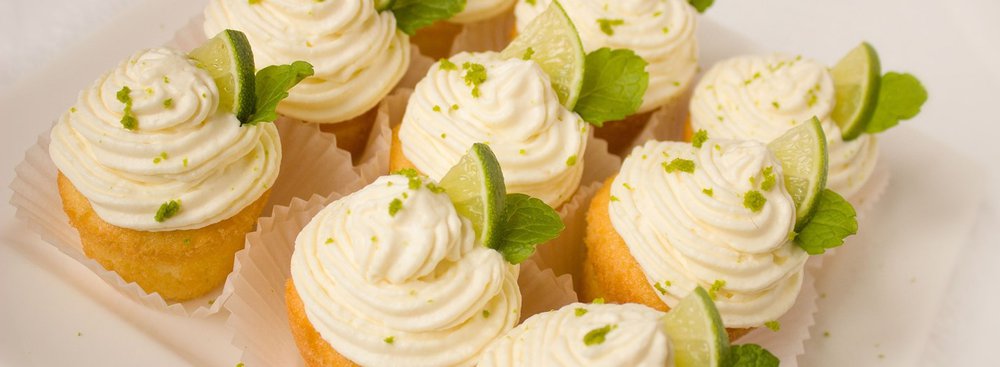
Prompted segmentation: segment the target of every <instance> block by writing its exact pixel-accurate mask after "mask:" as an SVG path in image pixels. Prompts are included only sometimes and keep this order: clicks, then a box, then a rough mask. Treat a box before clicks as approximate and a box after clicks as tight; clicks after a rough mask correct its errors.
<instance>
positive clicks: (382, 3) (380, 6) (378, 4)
mask: <svg viewBox="0 0 1000 367" xmlns="http://www.w3.org/2000/svg"><path fill="white" fill-rule="evenodd" d="M395 2H396V0H375V10H378V11H383V10H387V9H389V8H392V5H393V4H394V3H395Z"/></svg>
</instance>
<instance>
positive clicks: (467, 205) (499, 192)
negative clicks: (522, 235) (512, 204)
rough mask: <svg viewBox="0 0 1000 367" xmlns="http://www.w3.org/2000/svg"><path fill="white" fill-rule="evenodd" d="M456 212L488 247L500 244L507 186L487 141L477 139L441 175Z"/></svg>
mask: <svg viewBox="0 0 1000 367" xmlns="http://www.w3.org/2000/svg"><path fill="white" fill-rule="evenodd" d="M440 185H441V187H443V188H444V189H445V192H447V193H448V196H449V197H450V198H451V202H452V203H454V204H455V210H457V211H458V214H459V215H461V216H463V217H465V218H468V219H469V220H470V221H472V226H473V228H474V229H475V230H476V236H478V237H479V240H480V242H481V243H482V244H483V245H484V246H486V247H489V248H493V249H495V248H497V247H498V246H499V244H500V236H499V235H498V233H499V230H500V225H501V224H502V221H503V214H504V202H505V200H506V197H507V189H506V187H505V186H504V182H503V172H501V170H500V162H497V157H496V155H494V154H493V151H492V150H491V149H490V147H489V146H488V145H486V144H482V143H476V144H473V145H472V148H470V149H469V151H468V152H466V153H465V155H464V156H462V159H461V160H460V161H459V162H458V164H457V165H455V167H452V168H451V170H449V171H448V173H446V174H445V175H444V177H442V178H441V182H440Z"/></svg>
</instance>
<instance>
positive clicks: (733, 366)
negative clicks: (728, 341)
mask: <svg viewBox="0 0 1000 367" xmlns="http://www.w3.org/2000/svg"><path fill="white" fill-rule="evenodd" d="M780 363H781V361H780V360H778V357H775V356H774V354H771V352H769V351H768V350H767V349H764V348H762V347H761V346H759V345H757V344H740V345H733V346H730V347H729V365H728V367H778V365H779V364H780Z"/></svg>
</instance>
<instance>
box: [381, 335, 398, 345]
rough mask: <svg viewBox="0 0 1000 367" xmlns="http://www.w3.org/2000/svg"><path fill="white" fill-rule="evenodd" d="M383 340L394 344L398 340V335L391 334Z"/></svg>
mask: <svg viewBox="0 0 1000 367" xmlns="http://www.w3.org/2000/svg"><path fill="white" fill-rule="evenodd" d="M382 341H384V342H385V343H386V344H392V343H393V342H395V341H396V337H394V336H389V337H386V338H385V339H382Z"/></svg>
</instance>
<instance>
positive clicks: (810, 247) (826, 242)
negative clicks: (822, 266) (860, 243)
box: [795, 189, 858, 255]
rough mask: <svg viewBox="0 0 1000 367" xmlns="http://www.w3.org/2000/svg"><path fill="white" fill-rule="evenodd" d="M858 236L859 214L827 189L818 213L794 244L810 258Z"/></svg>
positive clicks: (840, 197) (817, 209) (822, 194)
mask: <svg viewBox="0 0 1000 367" xmlns="http://www.w3.org/2000/svg"><path fill="white" fill-rule="evenodd" d="M856 233H858V221H857V212H855V211H854V207H853V206H851V203H849V202H847V200H845V199H844V198H843V197H842V196H840V195H839V194H837V193H835V192H833V191H831V190H829V189H824V190H823V191H822V192H821V193H820V197H819V202H818V203H817V204H816V213H815V214H813V216H812V219H810V220H809V222H807V223H806V225H805V227H803V228H802V230H801V231H799V234H798V236H796V237H795V243H796V244H798V245H799V247H801V248H802V249H803V250H806V252H808V253H809V254H810V255H819V254H822V253H824V252H826V249H829V248H834V247H838V246H840V245H843V244H844V239H845V238H847V236H851V235H854V234H856Z"/></svg>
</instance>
